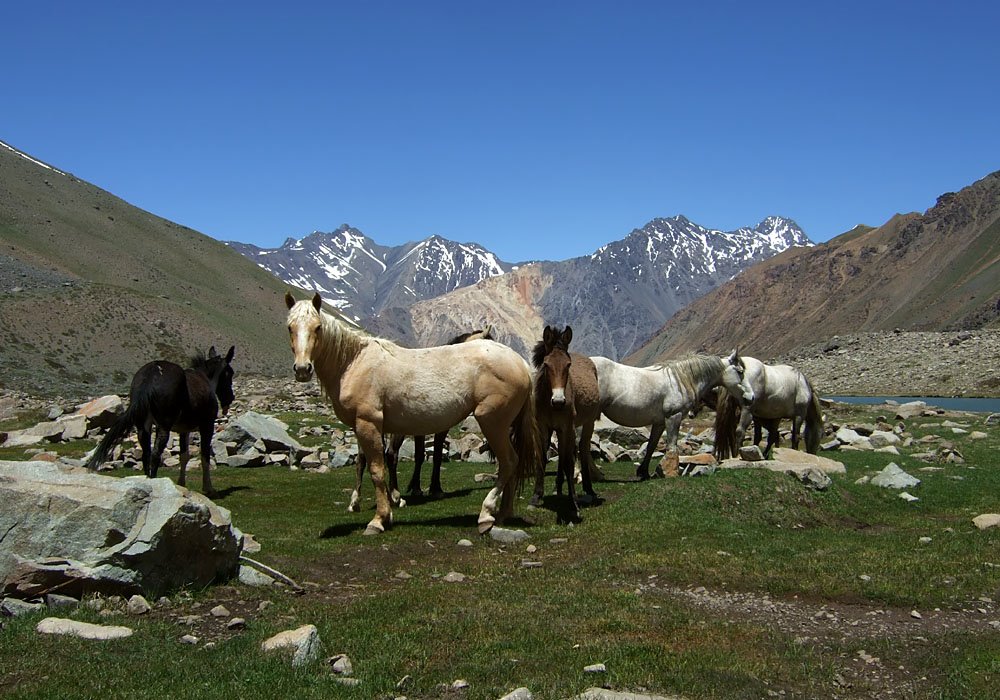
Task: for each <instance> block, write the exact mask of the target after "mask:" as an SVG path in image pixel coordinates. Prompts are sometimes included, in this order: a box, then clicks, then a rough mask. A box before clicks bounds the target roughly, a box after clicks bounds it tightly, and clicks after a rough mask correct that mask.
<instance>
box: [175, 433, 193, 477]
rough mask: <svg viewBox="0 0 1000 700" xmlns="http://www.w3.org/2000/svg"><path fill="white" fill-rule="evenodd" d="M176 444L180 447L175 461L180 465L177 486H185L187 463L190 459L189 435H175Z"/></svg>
mask: <svg viewBox="0 0 1000 700" xmlns="http://www.w3.org/2000/svg"><path fill="white" fill-rule="evenodd" d="M177 438H178V439H177V442H178V444H179V447H180V454H178V455H177V459H179V460H180V463H181V473H180V475H179V476H178V477H177V485H178V486H187V467H188V461H189V460H190V459H191V451H190V445H189V443H190V440H189V438H190V434H189V433H177Z"/></svg>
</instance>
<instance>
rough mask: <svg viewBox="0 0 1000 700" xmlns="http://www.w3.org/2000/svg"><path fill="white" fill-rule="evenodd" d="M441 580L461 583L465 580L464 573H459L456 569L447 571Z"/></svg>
mask: <svg viewBox="0 0 1000 700" xmlns="http://www.w3.org/2000/svg"><path fill="white" fill-rule="evenodd" d="M441 580H442V581H447V582H448V583H461V582H462V581H464V580H465V574H460V573H458V572H457V571H449V572H448V573H447V574H445V575H444V576H443V577H442V578H441Z"/></svg>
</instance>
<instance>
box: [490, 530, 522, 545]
mask: <svg viewBox="0 0 1000 700" xmlns="http://www.w3.org/2000/svg"><path fill="white" fill-rule="evenodd" d="M490 537H491V538H492V539H494V540H496V541H497V542H500V543H502V544H516V543H517V542H521V541H523V540H526V539H528V537H530V535H528V533H527V532H525V531H524V530H507V529H506V528H502V527H494V528H491V529H490Z"/></svg>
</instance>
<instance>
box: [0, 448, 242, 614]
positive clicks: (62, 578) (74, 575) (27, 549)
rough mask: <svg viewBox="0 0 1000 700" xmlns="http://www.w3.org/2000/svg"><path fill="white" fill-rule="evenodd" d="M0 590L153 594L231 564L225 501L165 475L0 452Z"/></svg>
mask: <svg viewBox="0 0 1000 700" xmlns="http://www.w3.org/2000/svg"><path fill="white" fill-rule="evenodd" d="M0 501H2V502H3V504H4V507H3V508H2V509H0V532H2V533H6V535H5V537H3V538H0V594H6V595H11V596H14V597H18V598H32V597H35V596H38V595H40V594H42V593H44V592H45V591H48V590H53V589H55V588H58V589H59V591H60V593H64V594H69V595H73V596H75V597H80V596H82V595H83V594H84V593H88V592H100V593H105V594H109V595H123V596H130V595H132V594H135V593H145V594H147V595H154V596H158V595H160V594H162V593H164V592H166V591H169V590H172V589H175V588H180V587H183V586H198V587H200V586H206V585H208V584H210V583H212V582H213V581H217V580H224V579H228V578H230V577H232V576H234V575H236V574H237V572H238V569H239V554H240V549H241V546H242V542H243V535H242V533H241V532H240V531H239V530H238V529H237V528H235V527H234V526H233V524H232V522H231V520H230V515H229V511H227V510H226V509H224V508H221V507H219V506H217V505H216V504H214V503H213V502H212V501H210V500H209V499H207V498H205V497H204V496H202V495H201V494H199V493H196V492H194V491H188V490H187V489H185V488H183V487H178V486H177V485H175V484H174V483H173V482H172V481H170V479H167V478H160V479H147V478H146V477H142V476H139V477H126V478H114V477H106V476H100V475H98V474H94V473H93V472H90V471H87V470H85V469H78V468H71V467H65V466H61V465H58V464H53V463H51V462H38V461H36V462H5V461H0Z"/></svg>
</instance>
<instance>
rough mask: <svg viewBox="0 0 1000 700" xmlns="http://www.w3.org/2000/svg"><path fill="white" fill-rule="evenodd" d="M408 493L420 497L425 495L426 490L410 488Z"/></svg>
mask: <svg viewBox="0 0 1000 700" xmlns="http://www.w3.org/2000/svg"><path fill="white" fill-rule="evenodd" d="M406 495H407V496H414V497H416V498H420V497H422V496H423V495H424V491H423V489H410V490H409V491H407V492H406Z"/></svg>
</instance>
